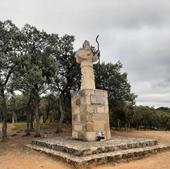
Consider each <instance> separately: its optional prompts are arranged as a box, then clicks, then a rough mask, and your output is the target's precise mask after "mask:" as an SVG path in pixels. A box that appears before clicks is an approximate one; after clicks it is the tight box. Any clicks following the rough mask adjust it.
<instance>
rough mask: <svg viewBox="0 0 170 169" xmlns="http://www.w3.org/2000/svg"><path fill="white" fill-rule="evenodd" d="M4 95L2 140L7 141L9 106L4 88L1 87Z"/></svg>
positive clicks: (2, 95)
mask: <svg viewBox="0 0 170 169" xmlns="http://www.w3.org/2000/svg"><path fill="white" fill-rule="evenodd" d="M1 97H2V141H4V142H5V141H7V106H6V98H5V94H4V89H3V88H2V89H1Z"/></svg>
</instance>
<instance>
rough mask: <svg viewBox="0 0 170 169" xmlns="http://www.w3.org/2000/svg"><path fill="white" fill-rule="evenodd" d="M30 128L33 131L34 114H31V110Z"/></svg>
mask: <svg viewBox="0 0 170 169" xmlns="http://www.w3.org/2000/svg"><path fill="white" fill-rule="evenodd" d="M30 123H31V124H30V125H31V128H30V130H31V131H33V130H34V114H33V111H31V122H30Z"/></svg>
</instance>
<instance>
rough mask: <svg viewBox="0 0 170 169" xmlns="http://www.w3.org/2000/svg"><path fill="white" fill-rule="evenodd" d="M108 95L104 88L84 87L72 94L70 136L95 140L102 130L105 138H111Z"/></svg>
mask: <svg viewBox="0 0 170 169" xmlns="http://www.w3.org/2000/svg"><path fill="white" fill-rule="evenodd" d="M108 112H109V110H108V95H107V91H105V90H98V89H84V90H80V91H78V92H76V93H74V94H73V95H72V137H73V138H75V139H79V140H85V141H96V134H97V133H98V132H103V133H104V137H105V140H108V139H110V138H111V135H110V126H109V113H108Z"/></svg>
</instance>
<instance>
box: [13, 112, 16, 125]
mask: <svg viewBox="0 0 170 169" xmlns="http://www.w3.org/2000/svg"><path fill="white" fill-rule="evenodd" d="M16 122H17V115H16V114H15V112H12V124H14V123H16Z"/></svg>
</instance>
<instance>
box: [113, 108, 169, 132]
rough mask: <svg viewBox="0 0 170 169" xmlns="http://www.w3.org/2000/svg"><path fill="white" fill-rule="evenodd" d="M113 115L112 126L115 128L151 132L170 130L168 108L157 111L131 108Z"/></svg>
mask: <svg viewBox="0 0 170 169" xmlns="http://www.w3.org/2000/svg"><path fill="white" fill-rule="evenodd" d="M127 108H128V105H127V106H125V107H124V110H121V111H118V112H117V113H116V112H115V113H113V114H112V115H113V116H112V120H111V123H112V126H114V127H115V128H136V129H152V130H170V108H168V107H159V108H157V109H155V108H153V107H148V106H133V107H131V109H129V108H128V109H127Z"/></svg>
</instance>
